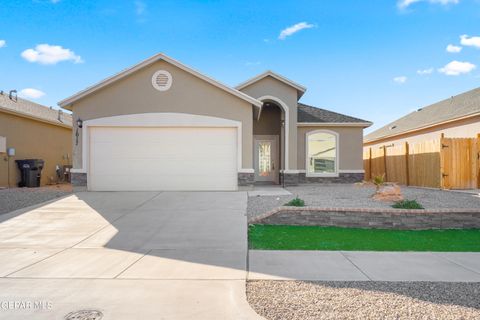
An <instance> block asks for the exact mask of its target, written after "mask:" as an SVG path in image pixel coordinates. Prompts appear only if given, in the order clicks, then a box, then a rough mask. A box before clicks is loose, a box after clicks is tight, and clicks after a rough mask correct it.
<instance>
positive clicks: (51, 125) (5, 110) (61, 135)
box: [0, 91, 72, 187]
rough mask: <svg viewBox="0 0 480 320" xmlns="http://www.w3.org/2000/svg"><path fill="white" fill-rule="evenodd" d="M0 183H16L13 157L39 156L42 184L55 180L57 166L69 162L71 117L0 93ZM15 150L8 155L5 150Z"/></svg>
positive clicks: (16, 173) (18, 158) (14, 185)
mask: <svg viewBox="0 0 480 320" xmlns="http://www.w3.org/2000/svg"><path fill="white" fill-rule="evenodd" d="M0 141H1V143H0V187H7V186H10V187H16V186H17V184H18V182H19V181H20V171H19V170H18V168H17V164H16V163H15V160H22V159H42V160H44V161H45V167H44V169H43V171H42V179H41V184H42V185H45V184H47V183H50V182H52V181H53V182H55V181H57V173H56V167H57V165H58V166H63V165H69V164H71V153H72V151H71V150H72V117H71V116H70V115H69V114H66V113H65V112H62V111H61V110H54V109H51V108H48V107H45V106H42V105H39V104H36V103H33V102H31V101H28V100H24V99H21V98H17V97H16V95H14V94H12V92H10V93H5V92H3V91H2V92H1V93H0ZM8 149H11V150H13V149H14V150H15V154H14V155H10V156H9V155H8V153H7V150H8Z"/></svg>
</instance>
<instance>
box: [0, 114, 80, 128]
mask: <svg viewBox="0 0 480 320" xmlns="http://www.w3.org/2000/svg"><path fill="white" fill-rule="evenodd" d="M0 112H3V113H7V114H12V115H14V116H19V117H22V118H27V119H30V120H35V121H38V122H43V123H48V124H52V125H55V126H59V127H63V128H67V129H72V126H71V125H68V124H65V123H62V122H57V121H49V120H47V119H42V118H38V117H35V116H32V115H30V114H28V113H23V112H19V111H13V110H8V109H0Z"/></svg>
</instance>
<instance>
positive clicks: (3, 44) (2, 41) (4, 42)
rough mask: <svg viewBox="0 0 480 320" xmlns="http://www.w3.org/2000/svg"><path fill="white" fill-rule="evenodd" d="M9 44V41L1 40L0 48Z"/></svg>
mask: <svg viewBox="0 0 480 320" xmlns="http://www.w3.org/2000/svg"><path fill="white" fill-rule="evenodd" d="M6 45H7V41H5V40H0V48H3V47H5V46H6Z"/></svg>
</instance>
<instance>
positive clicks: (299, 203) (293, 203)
mask: <svg viewBox="0 0 480 320" xmlns="http://www.w3.org/2000/svg"><path fill="white" fill-rule="evenodd" d="M285 205H286V206H289V207H305V201H303V200H302V199H300V198H299V197H298V196H297V197H295V199H292V200H290V201H289V202H287V203H285Z"/></svg>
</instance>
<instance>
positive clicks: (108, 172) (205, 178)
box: [89, 127, 237, 191]
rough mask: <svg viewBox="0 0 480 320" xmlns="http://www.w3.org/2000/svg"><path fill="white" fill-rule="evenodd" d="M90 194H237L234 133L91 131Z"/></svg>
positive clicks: (233, 130)
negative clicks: (199, 192) (204, 192)
mask: <svg viewBox="0 0 480 320" xmlns="http://www.w3.org/2000/svg"><path fill="white" fill-rule="evenodd" d="M90 130H91V133H90V170H89V184H90V189H91V190H105V191H106V190H112V191H115V190H235V189H236V185H237V173H236V172H237V131H236V130H237V129H236V128H183V127H182V128H140V127H128V128H127V127H124V128H122V127H115V128H91V129H90Z"/></svg>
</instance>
